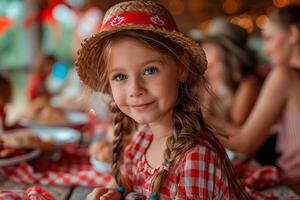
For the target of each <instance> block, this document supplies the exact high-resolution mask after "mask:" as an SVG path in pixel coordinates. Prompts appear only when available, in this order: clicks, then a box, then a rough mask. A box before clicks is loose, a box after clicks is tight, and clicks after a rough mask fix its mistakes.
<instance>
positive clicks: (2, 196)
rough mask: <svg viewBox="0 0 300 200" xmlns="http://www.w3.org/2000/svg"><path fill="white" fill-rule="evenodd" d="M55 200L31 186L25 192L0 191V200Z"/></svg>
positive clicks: (38, 188) (45, 192)
mask: <svg viewBox="0 0 300 200" xmlns="http://www.w3.org/2000/svg"><path fill="white" fill-rule="evenodd" d="M9 199H14V200H25V199H26V200H55V198H54V197H53V196H52V195H51V194H49V193H48V192H47V191H45V190H43V189H42V188H40V187H37V186H33V187H29V188H28V189H27V190H25V191H24V190H0V200H9Z"/></svg>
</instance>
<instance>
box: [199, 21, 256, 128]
mask: <svg viewBox="0 0 300 200" xmlns="http://www.w3.org/2000/svg"><path fill="white" fill-rule="evenodd" d="M247 41H248V32H247V31H246V30H245V29H244V28H242V27H240V26H238V25H235V24H232V23H230V22H228V21H227V20H225V19H221V18H218V19H214V20H213V21H212V22H211V24H210V26H209V28H208V31H207V33H206V34H205V35H204V36H203V37H202V39H200V42H201V43H202V45H203V48H204V51H205V53H206V56H207V60H208V70H207V73H206V75H207V79H208V81H209V85H210V87H211V90H212V94H206V96H205V97H206V98H205V99H206V106H207V109H208V112H209V113H210V114H211V115H213V116H214V117H216V118H218V119H220V120H225V121H229V122H231V123H233V124H235V125H242V124H243V123H244V122H245V120H246V119H247V117H248V115H249V114H250V112H251V110H252V108H253V106H254V104H255V101H256V99H257V97H258V94H259V90H260V86H261V81H260V78H259V76H258V75H257V72H256V67H257V60H256V56H255V53H254V51H253V50H250V49H249V48H248V47H247Z"/></svg>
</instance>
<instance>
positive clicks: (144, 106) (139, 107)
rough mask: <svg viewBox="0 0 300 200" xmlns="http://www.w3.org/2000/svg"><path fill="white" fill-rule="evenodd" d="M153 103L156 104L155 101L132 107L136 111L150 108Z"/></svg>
mask: <svg viewBox="0 0 300 200" xmlns="http://www.w3.org/2000/svg"><path fill="white" fill-rule="evenodd" d="M153 103H154V101H153V102H150V103H144V104H136V105H132V107H133V108H135V109H144V108H147V107H148V106H150V105H151V104H153Z"/></svg>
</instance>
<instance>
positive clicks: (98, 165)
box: [90, 156, 111, 173]
mask: <svg viewBox="0 0 300 200" xmlns="http://www.w3.org/2000/svg"><path fill="white" fill-rule="evenodd" d="M90 163H91V164H92V166H93V167H94V169H95V170H97V171H98V172H104V173H111V164H109V163H105V162H101V161H99V160H97V159H96V158H95V157H93V156H91V157H90Z"/></svg>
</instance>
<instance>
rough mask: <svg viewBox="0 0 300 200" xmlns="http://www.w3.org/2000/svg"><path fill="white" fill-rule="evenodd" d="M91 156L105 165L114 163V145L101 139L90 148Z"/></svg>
mask: <svg viewBox="0 0 300 200" xmlns="http://www.w3.org/2000/svg"><path fill="white" fill-rule="evenodd" d="M89 154H90V155H91V156H93V157H94V158H95V159H97V160H98V161H101V162H104V163H111V162H112V143H111V142H110V141H109V140H105V139H101V140H98V141H96V142H94V143H93V144H91V145H90V147H89Z"/></svg>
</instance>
